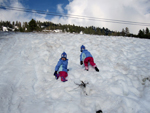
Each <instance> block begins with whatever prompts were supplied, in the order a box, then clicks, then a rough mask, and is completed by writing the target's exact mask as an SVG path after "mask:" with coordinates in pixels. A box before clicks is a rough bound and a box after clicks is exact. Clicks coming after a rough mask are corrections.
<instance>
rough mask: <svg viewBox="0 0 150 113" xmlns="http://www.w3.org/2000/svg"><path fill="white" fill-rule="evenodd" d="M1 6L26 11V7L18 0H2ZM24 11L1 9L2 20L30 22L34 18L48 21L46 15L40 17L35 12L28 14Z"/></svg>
mask: <svg viewBox="0 0 150 113" xmlns="http://www.w3.org/2000/svg"><path fill="white" fill-rule="evenodd" d="M0 4H1V5H4V6H11V7H16V8H17V7H19V8H21V9H22V10H23V11H24V10H25V7H24V6H23V5H22V4H21V3H20V2H19V1H18V0H0ZM23 11H16V10H6V9H0V14H1V16H0V20H3V21H20V22H25V21H27V22H28V21H30V20H31V19H32V18H33V19H35V20H40V21H47V19H45V17H46V15H39V14H37V13H36V11H34V10H33V11H32V12H34V13H26V12H23Z"/></svg>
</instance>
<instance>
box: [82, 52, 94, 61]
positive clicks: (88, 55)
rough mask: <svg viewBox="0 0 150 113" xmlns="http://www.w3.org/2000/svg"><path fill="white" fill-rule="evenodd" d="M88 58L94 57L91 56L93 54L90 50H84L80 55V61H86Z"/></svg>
mask: <svg viewBox="0 0 150 113" xmlns="http://www.w3.org/2000/svg"><path fill="white" fill-rule="evenodd" d="M87 57H93V56H92V55H91V53H90V52H89V51H88V50H86V49H85V50H82V53H81V55H80V61H84V59H85V58H87Z"/></svg>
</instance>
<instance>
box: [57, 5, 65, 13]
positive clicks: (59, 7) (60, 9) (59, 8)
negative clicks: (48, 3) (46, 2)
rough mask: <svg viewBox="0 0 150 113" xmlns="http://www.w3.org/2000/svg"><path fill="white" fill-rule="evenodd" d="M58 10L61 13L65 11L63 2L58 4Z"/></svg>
mask: <svg viewBox="0 0 150 113" xmlns="http://www.w3.org/2000/svg"><path fill="white" fill-rule="evenodd" d="M57 11H58V12H59V13H62V14H63V13H64V10H63V8H62V4H58V5H57Z"/></svg>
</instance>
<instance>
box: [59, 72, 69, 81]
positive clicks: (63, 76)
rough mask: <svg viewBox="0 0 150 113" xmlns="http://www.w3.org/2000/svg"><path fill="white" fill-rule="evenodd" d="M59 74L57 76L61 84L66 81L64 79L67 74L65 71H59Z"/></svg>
mask: <svg viewBox="0 0 150 113" xmlns="http://www.w3.org/2000/svg"><path fill="white" fill-rule="evenodd" d="M59 73H60V75H59V76H60V77H61V81H62V82H65V81H67V80H66V77H67V76H68V74H67V72H65V71H60V72H59Z"/></svg>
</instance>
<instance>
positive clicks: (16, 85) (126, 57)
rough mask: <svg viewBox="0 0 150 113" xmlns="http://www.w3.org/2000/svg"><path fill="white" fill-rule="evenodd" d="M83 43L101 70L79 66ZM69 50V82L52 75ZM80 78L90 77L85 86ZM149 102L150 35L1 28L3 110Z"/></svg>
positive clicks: (52, 112)
mask: <svg viewBox="0 0 150 113" xmlns="http://www.w3.org/2000/svg"><path fill="white" fill-rule="evenodd" d="M82 44H83V45H85V47H86V49H87V50H89V51H90V52H91V54H92V55H93V57H94V61H95V63H96V64H97V66H98V68H99V69H100V72H96V71H95V70H94V69H93V67H91V66H89V71H85V70H84V67H83V65H80V58H79V56H80V46H81V45H82ZM64 51H65V52H66V53H67V55H68V56H67V57H68V59H69V63H68V69H69V72H68V77H67V79H68V81H67V82H61V80H60V78H59V79H58V80H56V79H55V77H54V76H53V73H54V71H55V66H56V64H57V62H58V60H59V58H60V56H61V53H62V52H64ZM81 81H83V82H84V83H87V82H88V84H87V85H86V87H85V88H84V87H80V86H78V85H77V84H81ZM86 94H87V95H86ZM149 106H150V40H146V39H137V38H131V37H130V38H128V37H112V36H97V35H85V34H68V33H47V34H45V33H9V32H7V33H2V32H1V33H0V113H96V111H98V110H102V111H103V113H150V107H149Z"/></svg>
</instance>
